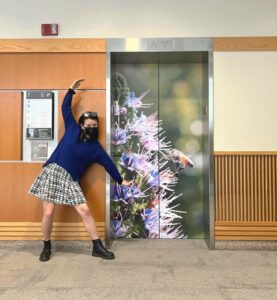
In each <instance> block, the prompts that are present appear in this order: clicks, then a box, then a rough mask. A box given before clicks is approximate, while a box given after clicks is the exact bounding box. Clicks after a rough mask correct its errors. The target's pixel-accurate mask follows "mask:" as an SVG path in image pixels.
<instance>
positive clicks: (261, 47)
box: [213, 36, 277, 51]
mask: <svg viewBox="0 0 277 300" xmlns="http://www.w3.org/2000/svg"><path fill="white" fill-rule="evenodd" d="M213 49H214V51H277V36H266V37H216V38H213Z"/></svg>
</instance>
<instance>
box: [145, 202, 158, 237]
mask: <svg viewBox="0 0 277 300" xmlns="http://www.w3.org/2000/svg"><path fill="white" fill-rule="evenodd" d="M142 217H143V219H144V227H145V229H146V230H148V231H149V234H148V237H149V238H158V237H159V209H158V207H154V208H146V209H145V210H144V213H143V215H142Z"/></svg>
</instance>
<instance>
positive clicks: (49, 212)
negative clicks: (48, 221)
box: [43, 202, 55, 218]
mask: <svg viewBox="0 0 277 300" xmlns="http://www.w3.org/2000/svg"><path fill="white" fill-rule="evenodd" d="M54 211H55V205H54V204H53V203H49V202H46V203H43V216H44V217H46V218H52V217H53V215H54Z"/></svg>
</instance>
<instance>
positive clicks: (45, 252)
mask: <svg viewBox="0 0 277 300" xmlns="http://www.w3.org/2000/svg"><path fill="white" fill-rule="evenodd" d="M54 210H55V204H53V203H50V202H48V201H45V200H44V201H43V217H42V234H43V244H44V246H43V249H42V252H41V253H40V256H39V260H40V261H48V260H49V259H50V256H51V241H50V238H51V232H52V226H53V217H54Z"/></svg>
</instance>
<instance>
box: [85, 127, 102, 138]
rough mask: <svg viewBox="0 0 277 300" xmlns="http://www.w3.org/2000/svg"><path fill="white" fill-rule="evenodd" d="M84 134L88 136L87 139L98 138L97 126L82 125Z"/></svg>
mask: <svg viewBox="0 0 277 300" xmlns="http://www.w3.org/2000/svg"><path fill="white" fill-rule="evenodd" d="M83 130H84V132H85V135H86V136H88V137H89V140H91V141H95V140H98V127H84V129H83Z"/></svg>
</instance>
